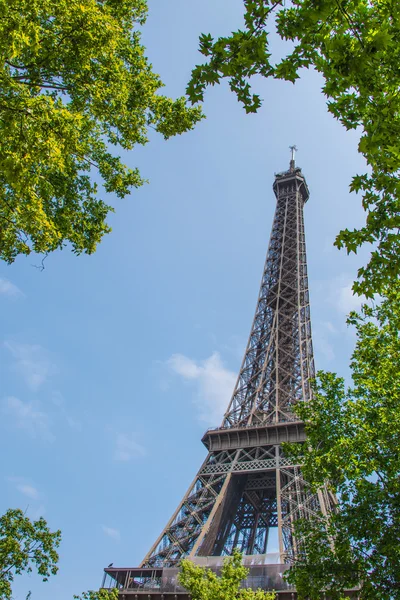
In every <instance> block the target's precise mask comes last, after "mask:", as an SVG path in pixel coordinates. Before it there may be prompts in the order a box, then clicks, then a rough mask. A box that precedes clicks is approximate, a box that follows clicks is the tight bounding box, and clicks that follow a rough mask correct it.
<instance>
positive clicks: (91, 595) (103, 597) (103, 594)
mask: <svg viewBox="0 0 400 600" xmlns="http://www.w3.org/2000/svg"><path fill="white" fill-rule="evenodd" d="M74 598H75V600H118V589H117V588H114V589H113V590H105V589H102V590H99V591H98V592H97V591H89V592H84V593H83V594H82V596H74Z"/></svg>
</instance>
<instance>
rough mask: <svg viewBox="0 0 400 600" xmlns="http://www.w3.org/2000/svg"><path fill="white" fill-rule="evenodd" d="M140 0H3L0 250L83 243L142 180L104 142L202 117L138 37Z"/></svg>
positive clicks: (89, 248) (127, 145) (81, 246)
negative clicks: (172, 94)
mask: <svg viewBox="0 0 400 600" xmlns="http://www.w3.org/2000/svg"><path fill="white" fill-rule="evenodd" d="M146 10H147V4H146V0H13V2H9V1H8V0H0V14H1V19H0V53H1V62H0V95H1V100H0V258H2V259H4V260H5V261H6V262H8V263H11V262H13V261H14V259H15V258H16V256H18V255H19V254H29V253H30V252H31V251H35V252H40V253H48V252H51V251H52V250H55V249H57V248H61V247H63V246H65V245H66V244H67V243H69V244H70V245H71V246H72V249H73V251H74V252H75V253H77V254H79V253H81V252H86V253H89V254H90V253H92V252H94V251H95V249H96V245H97V244H98V242H99V241H100V240H101V238H102V236H103V235H104V234H105V233H108V232H109V231H110V227H109V225H108V224H107V223H106V217H107V214H108V213H109V212H110V211H111V210H113V209H112V208H111V207H110V206H108V205H107V204H106V203H105V202H104V200H102V199H101V198H100V197H99V196H98V186H97V183H96V182H95V181H94V180H93V175H94V174H95V173H97V174H98V175H99V177H100V180H101V182H102V184H103V186H104V190H105V191H106V192H113V193H115V194H116V195H117V196H118V197H119V198H123V197H124V196H126V195H127V194H129V192H130V190H131V188H132V187H138V186H141V185H142V184H143V182H144V180H143V179H142V177H141V176H140V173H139V171H138V169H128V168H127V167H126V166H125V165H124V164H123V163H122V161H121V160H120V158H118V156H116V155H115V153H114V150H113V147H115V146H118V147H120V148H121V149H122V150H131V149H132V148H133V147H134V146H135V145H136V144H146V143H147V141H148V129H149V128H153V129H155V130H156V131H158V132H159V133H161V135H163V136H164V138H165V139H168V138H169V137H170V136H173V135H175V134H178V133H182V132H185V131H188V130H190V129H192V128H193V126H194V125H195V123H196V122H197V121H199V119H200V118H201V117H202V115H201V111H200V109H199V108H188V107H187V106H186V100H185V99H184V98H178V99H177V100H175V101H173V100H171V99H170V98H167V97H165V96H162V95H160V94H159V93H158V91H159V89H160V88H161V87H162V85H163V84H162V82H161V80H160V78H159V76H158V75H156V74H155V73H154V72H153V71H152V67H151V65H150V64H149V62H148V60H147V58H146V56H145V49H144V47H143V46H142V44H141V43H140V32H139V27H140V26H141V25H143V23H144V22H145V17H146Z"/></svg>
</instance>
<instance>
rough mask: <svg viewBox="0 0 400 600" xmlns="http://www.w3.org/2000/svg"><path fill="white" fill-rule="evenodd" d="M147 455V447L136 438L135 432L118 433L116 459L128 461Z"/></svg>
mask: <svg viewBox="0 0 400 600" xmlns="http://www.w3.org/2000/svg"><path fill="white" fill-rule="evenodd" d="M145 455H146V449H145V448H144V447H143V446H142V445H141V444H139V443H138V442H137V441H136V440H135V436H134V435H133V434H129V435H128V434H126V433H118V434H117V439H116V447H115V452H114V458H115V460H120V461H128V460H132V458H138V457H140V456H145Z"/></svg>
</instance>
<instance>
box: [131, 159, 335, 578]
mask: <svg viewBox="0 0 400 600" xmlns="http://www.w3.org/2000/svg"><path fill="white" fill-rule="evenodd" d="M273 189H274V192H275V196H276V199H277V205H276V212H275V217H274V222H273V226H272V233H271V238H270V243H269V248H268V253H267V258H266V262H265V267H264V271H263V276H262V280H261V287H260V293H259V297H258V301H257V307H256V312H255V316H254V320H253V325H252V328H251V332H250V336H249V341H248V344H247V348H246V351H245V355H244V359H243V363H242V366H241V369H240V372H239V376H238V379H237V383H236V386H235V389H234V391H233V395H232V399H231V401H230V403H229V406H228V409H227V411H226V413H225V415H224V418H223V421H222V424H221V426H220V427H219V428H217V429H213V430H209V431H207V432H206V434H205V435H204V437H203V443H204V444H205V446H206V447H207V449H208V455H207V457H206V459H205V461H204V463H203V464H202V466H201V467H200V469H199V471H198V473H197V475H196V477H195V478H194V480H193V482H192V483H191V484H190V486H189V489H188V491H187V493H186V494H185V496H184V497H183V499H182V501H181V503H180V504H179V506H178V508H177V509H176V511H175V512H174V514H173V515H172V517H171V519H170V520H169V522H168V523H167V525H166V527H165V529H164V530H163V531H162V532H161V534H160V536H159V537H158V539H157V540H156V541H155V543H154V545H153V546H152V547H151V548H150V550H149V552H148V554H147V555H146V556H145V557H144V559H143V561H142V563H141V565H140V568H142V569H157V568H162V569H170V568H175V567H176V566H177V565H178V564H179V561H180V560H181V559H182V558H183V557H189V558H192V559H193V560H195V561H196V562H199V561H200V562H201V560H203V559H202V557H208V559H207V560H211V557H221V556H225V555H229V554H230V553H231V552H232V549H233V548H235V547H238V548H239V549H240V550H241V551H242V553H243V554H244V555H245V558H246V557H248V560H251V559H252V557H254V559H255V558H256V557H258V559H259V561H260V560H261V562H259V563H258V564H264V565H266V564H271V563H275V564H277V565H278V564H281V565H282V564H284V563H290V562H291V561H292V560H293V559H294V558H295V557H296V554H297V552H298V551H299V544H301V541H300V540H298V539H296V538H295V536H294V524H295V522H296V520H297V519H299V518H310V517H312V516H315V515H321V514H322V515H323V514H326V513H327V512H328V511H330V510H333V509H334V506H335V498H334V496H333V495H332V494H331V493H330V492H329V491H328V490H327V489H322V490H320V491H318V492H317V493H313V492H312V491H311V490H310V488H309V486H308V485H307V483H306V482H305V481H304V479H303V477H302V474H301V468H300V465H298V464H293V463H292V462H291V461H290V460H289V459H288V458H287V457H285V456H284V453H283V452H282V447H281V444H282V442H284V441H291V442H304V441H305V433H304V424H303V423H302V422H301V421H299V419H298V418H297V417H296V415H295V414H294V412H293V405H294V404H295V403H297V402H307V401H308V400H309V399H310V394H311V389H310V379H311V378H313V377H314V359H313V348H312V339H311V322H310V304H309V292H308V279H307V261H306V245H305V234H304V220H303V207H304V204H305V203H306V201H307V200H308V197H309V191H308V187H307V183H306V181H305V178H304V176H303V174H302V172H301V169H299V168H297V167H296V166H295V162H294V156H293V155H292V160H291V162H290V168H289V170H288V171H285V172H283V173H279V174H278V175H276V177H275V182H274V185H273ZM273 529H274V530H275V532H276V531H277V534H278V535H277V541H278V551H277V552H275V553H271V552H270V549H269V545H268V539H269V536H270V533H271V531H272V530H273Z"/></svg>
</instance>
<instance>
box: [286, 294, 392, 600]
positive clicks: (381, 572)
mask: <svg viewBox="0 0 400 600" xmlns="http://www.w3.org/2000/svg"><path fill="white" fill-rule="evenodd" d="M348 322H349V323H350V324H352V325H354V326H355V328H356V333H357V344H356V348H355V351H354V354H353V356H352V362H351V369H352V375H353V387H350V388H349V389H345V385H344V381H343V379H341V378H339V377H337V376H336V375H335V374H333V373H323V372H320V373H318V380H317V384H316V388H315V394H314V397H313V399H312V400H311V401H310V403H304V404H299V405H298V406H297V407H296V412H297V414H298V415H299V417H300V418H301V419H303V420H304V421H305V423H306V432H307V436H308V437H307V444H306V446H307V447H303V448H298V447H297V448H296V446H288V449H289V451H290V452H291V454H294V455H299V453H301V454H302V455H303V456H304V458H303V459H302V460H303V462H304V466H303V473H304V477H305V479H306V480H307V481H309V482H310V483H311V484H312V485H313V487H314V488H318V487H320V486H322V484H323V483H324V482H325V481H328V482H330V485H331V486H332V489H333V490H336V491H337V492H338V494H339V495H338V498H339V507H340V510H339V511H338V512H337V513H335V514H333V515H330V516H329V518H328V519H323V518H321V519H320V520H319V521H315V522H313V523H310V522H309V521H308V522H307V523H305V522H304V523H301V524H300V528H299V532H298V533H299V535H300V536H301V537H303V540H304V542H303V543H304V546H303V550H304V556H302V557H300V559H299V561H298V563H297V564H295V566H294V568H293V569H292V570H291V572H290V580H291V581H292V582H294V583H295V585H296V587H297V590H298V592H299V593H300V595H301V596H302V597H304V598H305V597H310V598H315V599H316V598H319V597H320V590H321V589H329V590H330V594H329V595H330V596H331V597H332V598H339V597H340V595H341V592H342V591H343V590H344V589H346V588H347V589H348V588H351V587H352V586H354V585H356V584H361V587H362V590H361V597H362V598H365V599H378V598H379V599H388V600H389V599H392V598H399V597H400V545H399V539H400V478H399V475H400V454H399V445H400V337H399V330H400V287H399V286H397V287H394V288H391V289H387V290H386V295H385V297H384V298H383V299H382V303H381V304H380V305H378V306H375V307H373V308H371V307H368V306H366V305H365V306H363V309H362V314H361V315H360V316H359V315H357V314H356V313H351V315H350V317H349V319H348ZM331 592H332V593H331Z"/></svg>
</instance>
